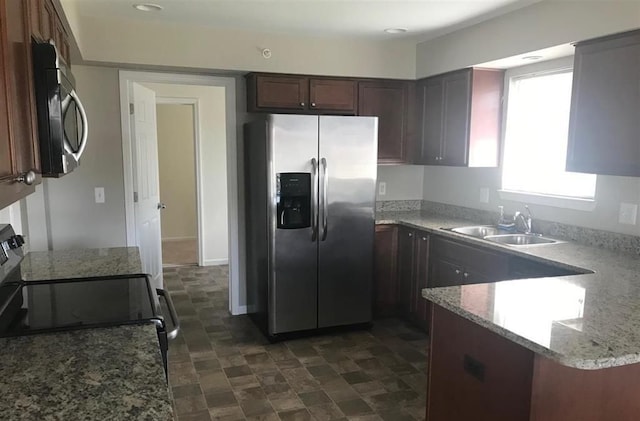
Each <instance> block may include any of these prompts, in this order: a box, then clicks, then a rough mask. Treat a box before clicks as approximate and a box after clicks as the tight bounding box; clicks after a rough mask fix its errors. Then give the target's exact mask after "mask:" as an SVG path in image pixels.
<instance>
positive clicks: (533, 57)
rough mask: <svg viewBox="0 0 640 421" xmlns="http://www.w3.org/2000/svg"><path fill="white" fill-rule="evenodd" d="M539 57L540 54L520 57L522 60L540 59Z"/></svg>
mask: <svg viewBox="0 0 640 421" xmlns="http://www.w3.org/2000/svg"><path fill="white" fill-rule="evenodd" d="M541 58H542V56H524V57H522V59H523V60H529V61H535V60H540V59H541Z"/></svg>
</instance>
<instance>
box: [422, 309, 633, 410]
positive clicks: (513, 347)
mask: <svg viewBox="0 0 640 421" xmlns="http://www.w3.org/2000/svg"><path fill="white" fill-rule="evenodd" d="M432 307H433V310H432V318H431V329H430V340H431V345H430V352H429V361H428V364H429V365H428V368H427V373H428V378H427V409H426V420H427V421H469V420H473V421H574V420H575V421H578V420H580V421H609V420H616V421H636V420H638V419H639V414H640V399H638V397H637V394H638V390H640V363H636V364H630V365H625V366H621V367H613V368H604V369H599V370H581V369H577V368H572V367H566V366H563V365H560V364H558V363H556V362H554V361H552V360H549V359H547V358H544V357H543V356H541V355H539V354H535V353H534V352H532V351H530V350H528V349H526V348H524V347H522V346H520V345H518V344H516V343H515V342H512V341H510V340H508V339H506V338H504V337H502V336H500V335H498V334H496V333H493V332H491V331H489V330H487V329H485V328H483V327H481V326H480V325H478V324H476V323H474V322H471V321H469V320H467V319H464V318H463V317H461V316H458V315H456V314H454V313H452V312H450V311H449V310H446V309H444V308H442V307H440V306H438V305H433V306H432Z"/></svg>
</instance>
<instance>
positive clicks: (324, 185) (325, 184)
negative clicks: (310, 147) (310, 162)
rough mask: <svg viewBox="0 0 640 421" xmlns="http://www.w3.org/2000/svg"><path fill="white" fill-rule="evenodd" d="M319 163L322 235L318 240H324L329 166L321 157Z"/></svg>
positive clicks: (327, 210) (327, 211)
mask: <svg viewBox="0 0 640 421" xmlns="http://www.w3.org/2000/svg"><path fill="white" fill-rule="evenodd" d="M320 165H322V235H321V236H320V240H321V241H324V240H326V239H327V232H328V227H327V219H328V216H329V215H328V214H329V209H328V205H327V188H328V187H329V168H328V167H327V160H326V159H325V158H322V159H321V160H320Z"/></svg>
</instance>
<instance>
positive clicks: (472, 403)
mask: <svg viewBox="0 0 640 421" xmlns="http://www.w3.org/2000/svg"><path fill="white" fill-rule="evenodd" d="M377 223H378V224H382V223H384V224H397V225H400V226H401V227H402V226H404V227H411V228H413V229H419V230H420V231H421V232H422V233H424V235H425V236H429V237H430V239H431V240H433V238H445V239H448V240H453V241H456V242H459V243H461V244H466V245H473V246H474V247H477V248H478V249H480V248H482V249H486V250H491V251H492V252H494V253H495V252H498V253H504V254H505V255H508V256H509V257H511V258H514V257H522V258H527V259H530V260H536V261H538V262H544V263H545V264H548V265H556V266H558V267H562V268H566V269H569V268H573V269H574V270H575V273H578V274H575V275H569V276H557V277H539V278H536V279H518V280H504V279H508V278H498V279H495V280H493V281H492V280H487V282H486V283H479V284H471V285H457V286H447V287H439V288H425V289H423V291H422V296H423V297H424V298H425V299H427V300H429V301H430V302H431V303H433V304H432V305H431V309H430V314H429V330H430V333H431V348H430V356H429V369H428V373H429V374H428V376H429V377H428V378H429V380H428V382H429V385H428V395H427V420H429V421H439V420H448V421H452V420H466V419H474V420H492V421H495V420H505V421H507V420H509V421H514V420H536V421H542V420H544V421H555V420H558V421H559V420H594V421H595V420H605V419H615V420H621V421H627V420H629V421H631V420H635V419H637V418H638V414H640V402H639V401H638V400H637V396H636V395H637V390H639V388H640V334H639V333H638V332H639V330H638V327H639V326H640V311H638V310H639V309H640V287H639V284H638V282H637V277H638V275H637V274H638V273H640V262H639V261H638V259H637V255H635V254H632V253H624V252H619V251H611V250H606V249H602V248H596V247H593V246H588V245H583V244H578V243H576V242H572V241H564V242H559V243H556V244H552V245H543V246H525V247H513V246H505V245H500V244H496V243H492V242H489V241H486V240H483V239H478V238H473V237H470V236H466V235H462V234H457V233H455V232H451V231H450V230H446V229H443V228H452V227H459V226H464V225H467V226H468V225H478V223H477V221H476V222H472V221H469V220H464V219H457V218H454V217H449V216H446V217H445V216H442V215H438V214H433V213H425V212H422V213H420V212H397V213H393V212H392V213H380V214H378V217H377ZM614 235H615V234H614ZM429 264H431V262H430V263H429ZM591 271H592V272H593V273H589V272H591ZM430 281H431V282H432V281H433V280H430ZM495 281H499V282H495ZM451 396H457V398H456V399H451Z"/></svg>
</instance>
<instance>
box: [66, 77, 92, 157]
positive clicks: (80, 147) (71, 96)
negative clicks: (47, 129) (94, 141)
mask: <svg viewBox="0 0 640 421" xmlns="http://www.w3.org/2000/svg"><path fill="white" fill-rule="evenodd" d="M70 99H73V101H74V102H75V103H76V105H77V106H78V112H79V113H80V120H82V136H81V138H80V145H78V150H77V151H75V150H74V149H73V147H71V144H70V143H69V141H68V140H67V138H66V136H65V138H64V149H65V150H66V151H67V152H68V153H70V154H71V155H73V157H74V158H75V159H76V161H78V160H80V157H81V156H82V153H83V152H84V148H86V146H87V137H88V135H89V129H88V127H87V124H88V121H87V113H86V112H85V110H84V106H83V105H82V101H80V97H78V94H77V93H76V91H75V89H72V90H71V92H69V96H68V97H67V98H66V99H65V100H63V104H62V113H63V115H64V114H66V113H67V111H68V109H69V103H70Z"/></svg>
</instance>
